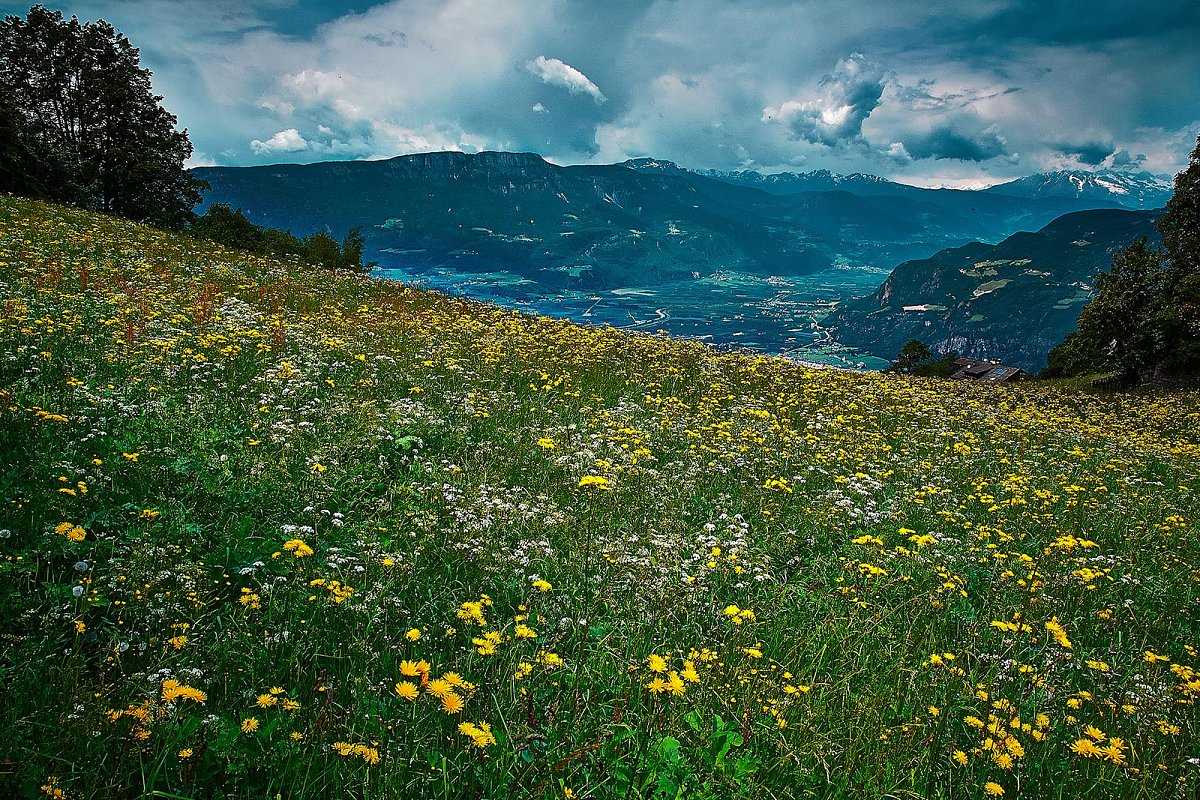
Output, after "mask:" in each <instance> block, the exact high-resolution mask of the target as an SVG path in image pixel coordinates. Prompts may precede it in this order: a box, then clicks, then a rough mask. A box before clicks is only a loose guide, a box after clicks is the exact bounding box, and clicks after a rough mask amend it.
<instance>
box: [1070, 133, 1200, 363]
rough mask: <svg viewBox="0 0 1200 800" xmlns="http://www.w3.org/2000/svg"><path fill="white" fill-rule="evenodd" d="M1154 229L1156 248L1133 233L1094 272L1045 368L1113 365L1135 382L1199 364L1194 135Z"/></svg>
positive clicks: (1197, 153) (1199, 219)
mask: <svg viewBox="0 0 1200 800" xmlns="http://www.w3.org/2000/svg"><path fill="white" fill-rule="evenodd" d="M1158 231H1159V234H1160V235H1161V236H1162V240H1163V247H1162V249H1161V250H1158V249H1154V248H1151V247H1150V246H1149V245H1148V244H1147V243H1146V240H1145V238H1142V239H1139V240H1137V241H1135V242H1134V243H1133V244H1131V245H1130V246H1129V247H1127V248H1125V249H1124V250H1121V251H1119V252H1118V253H1117V254H1116V255H1115V256H1114V257H1113V263H1112V268H1111V269H1109V271H1108V272H1105V273H1101V274H1100V275H1099V276H1098V278H1097V281H1096V296H1095V297H1093V298H1092V300H1091V302H1089V303H1088V304H1087V306H1085V307H1084V309H1083V311H1082V312H1081V313H1080V315H1079V322H1078V325H1077V330H1076V331H1075V333H1072V334H1071V335H1070V336H1068V337H1067V340H1066V341H1065V342H1063V343H1062V344H1061V345H1059V346H1058V347H1056V348H1055V349H1054V350H1053V351H1051V353H1050V357H1049V367H1048V368H1047V370H1046V374H1047V375H1077V374H1082V373H1085V372H1093V371H1099V370H1113V371H1116V372H1118V373H1120V375H1121V377H1122V378H1123V379H1124V381H1125V382H1127V383H1136V382H1137V380H1138V378H1139V375H1140V374H1141V373H1143V372H1146V371H1157V370H1165V371H1167V372H1176V373H1180V372H1182V373H1194V372H1198V371H1200V137H1198V138H1197V140H1196V149H1195V150H1193V151H1192V154H1191V158H1190V161H1189V165H1188V167H1187V169H1185V170H1184V171H1183V172H1181V173H1179V175H1177V176H1176V177H1175V193H1174V195H1172V197H1171V199H1170V201H1168V202H1167V208H1166V213H1164V214H1163V217H1162V219H1160V220H1159V222H1158Z"/></svg>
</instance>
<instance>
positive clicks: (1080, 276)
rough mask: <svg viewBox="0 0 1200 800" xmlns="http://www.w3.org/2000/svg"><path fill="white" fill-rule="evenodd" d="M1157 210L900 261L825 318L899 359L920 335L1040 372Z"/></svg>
mask: <svg viewBox="0 0 1200 800" xmlns="http://www.w3.org/2000/svg"><path fill="white" fill-rule="evenodd" d="M1159 216H1160V212H1156V211H1124V210H1098V211H1080V212H1077V213H1074V214H1067V215H1065V216H1063V217H1060V218H1058V219H1056V220H1055V221H1053V222H1051V223H1050V224H1049V225H1047V226H1046V227H1044V228H1042V229H1041V230H1039V231H1037V232H1034V233H1018V234H1015V235H1013V236H1010V237H1009V238H1007V239H1005V240H1004V241H1002V242H1000V243H999V244H995V245H989V244H984V243H981V242H973V243H971V244H968V245H964V246H962V247H956V248H952V249H948V250H943V251H942V252H940V253H938V254H936V255H935V256H933V257H931V258H927V259H921V260H916V261H909V262H906V263H904V264H901V265H900V266H898V267H896V269H895V270H893V271H892V274H891V275H889V276H888V278H887V280H886V281H884V283H883V285H882V286H880V287H879V289H878V290H876V291H875V292H874V293H873V294H871V295H868V296H866V297H862V298H856V299H854V300H851V301H849V302H847V303H845V304H843V305H841V306H839V307H838V308H837V309H836V310H835V311H834V313H833V314H831V315H830V316H829V317H828V318H826V320H825V321H824V323H823V324H824V325H825V326H827V327H828V328H830V330H831V332H832V334H833V335H834V336H835V337H836V339H837V340H838V341H839V342H842V343H844V344H848V345H851V346H854V347H859V348H862V349H864V350H867V351H868V352H871V353H873V354H875V355H878V356H880V357H882V358H887V359H888V360H892V359H894V358H895V357H896V356H897V355H898V354H899V352H900V349H901V348H902V347H903V346H904V344H905V343H906V342H908V341H909V340H912V339H920V340H921V341H924V342H926V343H927V344H928V345H929V346H930V347H931V348H932V349H933V350H936V351H938V352H943V353H947V352H957V353H958V354H959V355H962V356H969V357H972V358H981V359H988V360H994V361H1000V362H1003V363H1006V364H1012V365H1014V366H1019V367H1021V368H1022V369H1025V370H1027V371H1030V372H1036V371H1038V370H1040V369H1042V368H1043V367H1044V366H1045V365H1046V356H1047V353H1049V352H1050V350H1051V349H1052V348H1053V347H1054V346H1055V345H1056V344H1058V343H1059V342H1061V341H1062V339H1063V337H1064V336H1066V335H1067V333H1069V332H1070V331H1071V330H1073V329H1074V327H1075V320H1076V317H1078V315H1079V312H1080V309H1081V308H1082V307H1083V305H1084V304H1085V303H1086V302H1087V301H1088V299H1089V298H1090V297H1091V296H1092V293H1093V291H1094V289H1095V281H1096V276H1097V274H1099V273H1100V272H1103V271H1104V269H1105V268H1106V267H1107V265H1108V264H1109V263H1110V262H1111V260H1112V257H1113V254H1114V253H1116V252H1117V251H1118V250H1119V249H1120V248H1122V247H1124V246H1125V245H1126V244H1128V243H1129V241H1130V240H1132V239H1134V238H1136V237H1138V236H1154V235H1155V228H1154V224H1155V222H1156V221H1157V219H1158V218H1159Z"/></svg>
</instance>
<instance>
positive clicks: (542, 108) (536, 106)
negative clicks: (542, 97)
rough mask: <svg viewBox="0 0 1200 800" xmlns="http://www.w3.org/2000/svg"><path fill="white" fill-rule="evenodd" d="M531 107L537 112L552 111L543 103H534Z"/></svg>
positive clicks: (547, 112)
mask: <svg viewBox="0 0 1200 800" xmlns="http://www.w3.org/2000/svg"><path fill="white" fill-rule="evenodd" d="M531 109H532V111H533V112H534V113H535V114H549V113H550V111H549V109H547V108H546V107H545V106H544V105H542V104H541V103H534V104H533V106H532V107H531Z"/></svg>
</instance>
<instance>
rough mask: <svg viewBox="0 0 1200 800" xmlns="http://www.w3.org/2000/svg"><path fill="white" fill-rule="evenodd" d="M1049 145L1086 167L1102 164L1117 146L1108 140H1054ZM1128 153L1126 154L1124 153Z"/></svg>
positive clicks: (1113, 152)
mask: <svg viewBox="0 0 1200 800" xmlns="http://www.w3.org/2000/svg"><path fill="white" fill-rule="evenodd" d="M1051 147H1052V148H1053V149H1055V150H1057V151H1058V152H1060V153H1062V154H1063V155H1064V156H1067V157H1068V158H1071V159H1074V160H1075V161H1078V162H1079V163H1080V164H1083V165H1084V166H1088V167H1098V166H1100V165H1101V164H1103V163H1104V162H1105V161H1106V160H1107V159H1108V158H1109V156H1112V155H1114V154H1115V152H1116V150H1117V148H1116V146H1114V145H1113V143H1112V142H1111V141H1108V142H1097V141H1091V142H1075V143H1072V142H1056V143H1054V144H1052V145H1051ZM1126 155H1128V154H1126Z"/></svg>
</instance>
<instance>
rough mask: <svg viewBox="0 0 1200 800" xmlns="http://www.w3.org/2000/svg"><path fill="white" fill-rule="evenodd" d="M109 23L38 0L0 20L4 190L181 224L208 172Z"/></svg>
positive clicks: (134, 53)
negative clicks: (194, 161)
mask: <svg viewBox="0 0 1200 800" xmlns="http://www.w3.org/2000/svg"><path fill="white" fill-rule="evenodd" d="M150 77H151V73H150V71H149V70H147V69H144V68H142V66H141V63H140V54H139V52H138V50H137V48H135V47H134V46H133V45H132V44H130V42H129V40H128V39H126V38H125V37H124V36H123V35H122V34H120V33H119V32H117V31H116V30H115V29H114V28H113V27H112V26H111V25H110V24H108V23H107V22H104V21H103V20H99V21H97V22H88V23H81V22H80V21H79V20H78V19H77V18H75V17H71V18H70V19H69V20H68V19H65V18H64V17H63V15H62V13H61V12H58V11H51V10H49V9H47V8H45V7H43V6H40V5H39V6H34V7H33V8H32V9H30V11H29V14H28V15H27V16H26V17H25V18H21V17H18V16H7V17H5V18H4V20H3V21H2V22H0V145H2V148H0V153H3V156H2V157H0V190H4V191H10V192H13V193H16V194H24V195H28V196H33V197H41V198H44V199H48V200H54V201H58V202H65V203H70V204H73V205H78V206H82V207H84V208H89V209H94V210H99V211H106V212H109V213H112V214H119V215H121V216H124V217H128V218H130V219H134V220H138V221H141V222H149V223H153V224H156V225H161V226H166V227H178V226H180V225H181V224H183V222H185V221H186V220H187V219H189V217H190V215H191V210H192V207H193V206H195V204H196V203H197V202H199V200H200V191H199V190H200V189H201V188H202V187H203V185H204V184H203V182H201V181H198V180H196V179H195V178H193V177H192V176H191V175H190V174H189V173H188V172H187V170H186V169H184V166H183V164H184V161H185V160H186V159H187V158H188V157H189V156H191V154H192V145H191V142H190V141H189V139H188V134H187V131H186V130H183V131H179V130H176V127H175V126H176V122H177V120H176V118H175V117H174V116H173V115H172V114H170V113H169V112H168V111H167V110H166V109H164V108H163V107H162V105H161V101H162V97H161V96H160V95H156V94H154V92H153V89H152V87H151V83H150Z"/></svg>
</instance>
